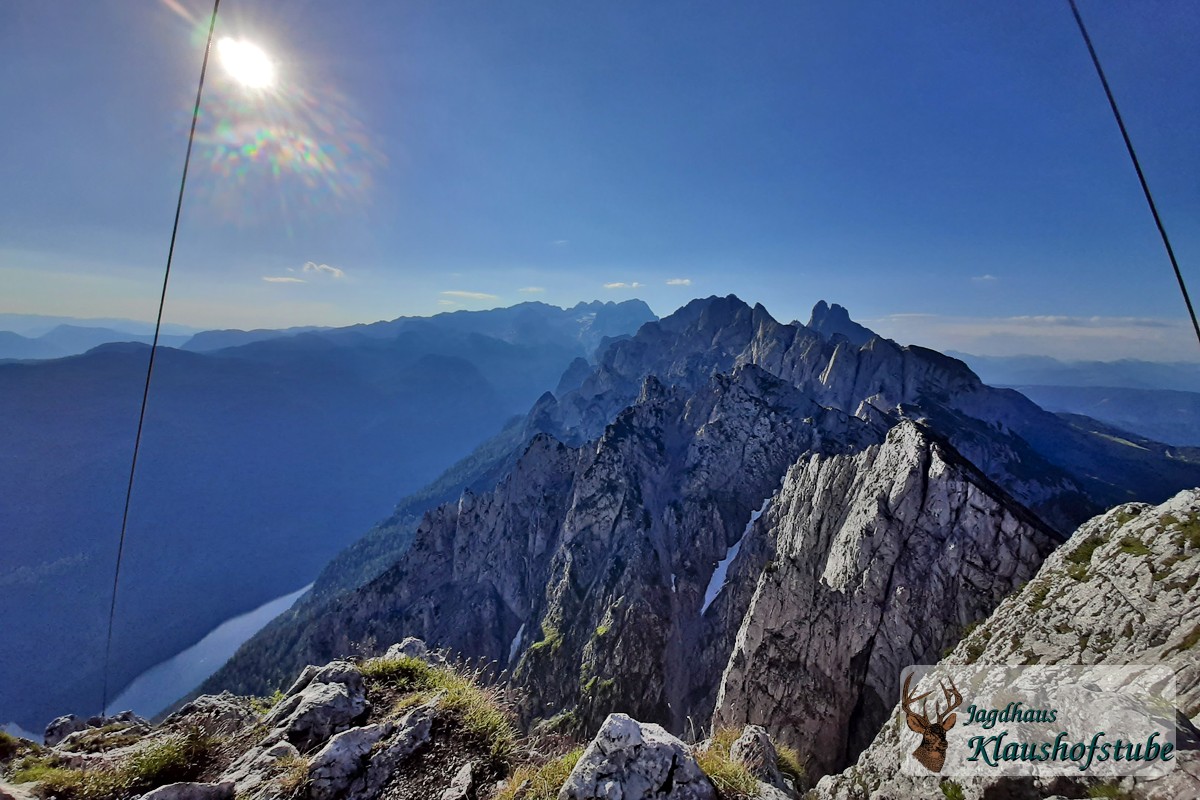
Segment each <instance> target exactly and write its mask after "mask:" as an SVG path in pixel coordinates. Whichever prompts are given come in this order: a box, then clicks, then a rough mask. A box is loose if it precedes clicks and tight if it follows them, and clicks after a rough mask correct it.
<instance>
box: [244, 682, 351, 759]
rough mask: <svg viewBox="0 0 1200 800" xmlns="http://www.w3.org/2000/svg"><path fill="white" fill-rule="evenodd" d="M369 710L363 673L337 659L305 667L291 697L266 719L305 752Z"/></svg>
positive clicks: (278, 732)
mask: <svg viewBox="0 0 1200 800" xmlns="http://www.w3.org/2000/svg"><path fill="white" fill-rule="evenodd" d="M366 711H367V699H366V696H365V695H364V694H363V679H362V673H361V672H359V671H358V668H357V667H355V666H354V665H353V664H351V663H349V662H346V661H335V662H333V663H331V664H327V665H326V666H324V667H322V668H320V669H315V670H311V671H310V670H305V672H304V673H303V674H302V675H301V676H300V678H299V679H298V680H297V681H296V683H295V684H293V686H292V688H291V689H290V690H289V696H288V697H287V698H286V699H285V700H283V701H282V702H281V703H280V704H279V705H277V706H276V707H275V708H273V709H272V710H271V713H270V714H268V715H267V717H266V719H265V720H264V722H265V723H266V725H267V726H268V727H270V728H272V729H274V731H275V732H276V734H277V735H276V736H275V741H278V740H279V739H280V738H286V739H287V740H288V741H289V742H291V743H292V744H293V745H295V746H296V747H297V748H298V749H299V750H300V751H301V752H305V751H307V750H310V749H312V748H313V747H315V746H317V745H319V744H321V743H322V742H324V741H326V740H327V739H329V737H330V736H332V735H334V734H335V733H339V732H341V731H344V730H346V729H347V728H349V727H350V726H351V724H352V723H353V722H354V721H355V720H357V719H358V718H360V717H362V716H363V714H364V713H365V712H366Z"/></svg>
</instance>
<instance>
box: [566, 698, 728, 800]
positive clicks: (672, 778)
mask: <svg viewBox="0 0 1200 800" xmlns="http://www.w3.org/2000/svg"><path fill="white" fill-rule="evenodd" d="M716 796H717V794H716V790H715V789H714V788H713V785H712V783H711V782H710V781H709V780H708V778H707V777H705V775H704V773H703V772H701V771H700V766H699V765H698V764H697V763H696V759H695V758H693V757H692V754H691V753H690V752H689V751H688V748H687V746H686V745H685V744H684V743H683V742H681V741H679V740H678V739H676V738H675V737H674V736H672V735H671V734H669V733H667V732H666V731H665V730H663V729H662V728H661V727H660V726H658V725H654V724H649V723H639V722H637V721H635V720H633V719H631V718H629V717H627V716H625V715H624V714H611V715H610V716H609V717H608V719H607V720H605V722H604V724H603V725H602V726H601V727H600V731H599V732H598V733H597V734H596V738H595V739H594V740H592V743H591V744H590V745H588V747H587V749H586V750H585V751H584V752H583V755H582V756H581V757H580V759H579V763H577V764H576V765H575V769H573V770H572V771H571V775H570V777H568V778H567V782H566V784H564V785H563V788H562V791H561V792H560V793H559V799H560V800H650V798H655V799H656V800H660V799H661V800H716Z"/></svg>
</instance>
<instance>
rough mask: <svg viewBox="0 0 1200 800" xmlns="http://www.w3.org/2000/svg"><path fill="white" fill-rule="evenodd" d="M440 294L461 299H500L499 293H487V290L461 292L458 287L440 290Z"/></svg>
mask: <svg viewBox="0 0 1200 800" xmlns="http://www.w3.org/2000/svg"><path fill="white" fill-rule="evenodd" d="M442 294H444V295H446V296H447V297H458V298H461V299H463V300H499V299H500V296H499V295H495V294H488V293H487V292H463V291H460V290H458V289H451V290H449V291H445V292H442Z"/></svg>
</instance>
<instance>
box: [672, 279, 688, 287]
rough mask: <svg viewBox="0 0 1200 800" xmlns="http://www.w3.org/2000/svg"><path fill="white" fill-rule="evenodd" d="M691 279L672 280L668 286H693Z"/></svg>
mask: <svg viewBox="0 0 1200 800" xmlns="http://www.w3.org/2000/svg"><path fill="white" fill-rule="evenodd" d="M691 285H692V279H691V278H671V279H670V280H669V281H667V286H691Z"/></svg>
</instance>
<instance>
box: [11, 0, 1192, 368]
mask: <svg viewBox="0 0 1200 800" xmlns="http://www.w3.org/2000/svg"><path fill="white" fill-rule="evenodd" d="M210 7H211V5H210V3H208V2H194V1H193V0H145V2H139V3H130V2H124V1H123V0H96V1H95V2H89V3H78V2H70V1H69V0H59V1H55V0H44V1H43V2H34V1H33V0H18V1H17V2H10V3H6V4H4V5H3V6H0V62H2V63H3V69H0V104H2V106H0V107H2V108H4V110H5V111H4V115H5V120H6V121H5V123H4V125H3V126H0V142H2V143H3V145H4V153H5V156H4V158H3V159H0V286H3V287H4V288H3V291H2V292H0V312H25V313H46V314H67V315H74V316H95V317H101V316H103V317H114V316H124V317H131V318H138V319H149V318H152V317H153V314H154V311H155V304H156V301H157V293H158V284H159V281H160V280H161V269H162V263H163V259H164V257H165V253H166V245H167V239H168V235H169V231H170V224H171V217H172V214H173V212H174V201H175V191H176V188H177V182H178V174H179V169H180V166H181V161H182V156H183V149H184V145H185V142H186V132H187V125H188V123H189V112H190V104H191V98H192V96H193V94H194V91H195V80H196V77H197V72H198V68H199V59H200V48H201V45H202V32H201V27H202V26H203V24H204V23H205V22H206V14H207V9H209V8H210ZM1081 8H1082V11H1083V14H1084V16H1085V19H1086V20H1087V22H1088V23H1089V26H1090V28H1091V31H1092V35H1093V39H1094V40H1095V42H1096V45H1097V47H1098V49H1099V51H1100V54H1101V58H1102V59H1103V61H1104V63H1105V66H1106V68H1107V70H1108V72H1109V77H1110V80H1111V82H1112V84H1113V88H1114V91H1115V92H1116V94H1117V97H1118V100H1119V102H1120V103H1121V105H1122V109H1123V112H1124V114H1125V116H1126V119H1127V122H1128V124H1129V127H1130V129H1131V134H1132V136H1133V137H1134V140H1135V143H1136V144H1137V145H1138V147H1139V150H1140V154H1141V156H1142V159H1143V164H1144V167H1145V169H1146V172H1147V175H1148V177H1149V180H1150V181H1151V185H1152V186H1153V188H1154V189H1155V192H1156V195H1157V198H1158V200H1159V204H1160V208H1161V211H1162V213H1163V216H1164V219H1165V222H1166V224H1167V226H1168V230H1169V231H1170V232H1171V234H1172V236H1173V238H1174V240H1175V245H1176V250H1177V253H1178V255H1179V257H1180V259H1181V262H1182V265H1183V268H1184V270H1185V275H1187V276H1190V277H1191V280H1192V282H1193V283H1194V284H1197V286H1198V287H1200V269H1198V268H1197V267H1196V263H1197V259H1198V258H1200V148H1197V147H1196V146H1195V131H1196V130H1197V129H1200V102H1197V101H1198V99H1200V92H1198V89H1200V77H1198V76H1200V51H1198V50H1197V49H1196V48H1195V42H1196V41H1198V40H1200V9H1198V8H1197V7H1196V6H1195V4H1194V3H1191V2H1187V1H1186V0H1178V1H1177V2H1165V1H1164V2H1154V1H1149V2H1144V3H1118V2H1110V1H1109V0H1104V2H1089V1H1088V0H1084V2H1082V3H1081ZM217 36H218V38H220V37H222V36H230V37H235V38H245V39H248V40H252V41H254V42H257V43H259V44H260V45H261V46H262V47H263V48H264V49H266V50H267V51H268V53H269V54H270V55H271V57H272V58H273V59H274V60H275V61H276V63H277V70H278V82H277V86H276V88H275V89H273V90H271V91H268V92H261V93H247V92H246V90H245V89H243V88H242V87H239V86H237V85H236V84H235V83H234V82H233V81H232V80H231V79H230V78H229V77H228V75H227V74H225V73H224V71H223V70H222V69H221V66H220V64H214V65H213V71H212V72H211V73H210V78H211V80H210V83H209V84H208V86H207V88H206V94H205V105H204V109H205V115H204V118H203V119H202V121H201V126H200V137H199V141H198V144H197V152H196V155H195V156H194V159H195V160H194V161H193V171H192V175H191V178H190V181H189V187H188V196H187V198H186V200H185V206H184V216H183V223H182V228H181V231H180V238H179V243H178V246H177V251H176V260H175V272H174V277H173V281H172V286H171V294H170V296H169V298H168V304H167V318H168V320H170V321H173V322H178V323H184V324H190V325H196V326H201V327H209V326H218V327H225V326H236V327H263V326H271V327H274V326H280V325H289V324H345V323H351V322H357V321H369V320H374V319H381V318H392V317H396V316H399V315H402V314H429V313H436V312H438V311H443V310H448V309H454V308H487V307H492V306H496V305H508V304H511V303H514V302H519V301H521V300H528V299H538V300H545V301H546V302H551V303H555V304H559V305H563V304H570V303H574V302H577V301H579V300H592V299H596V298H601V299H614V300H619V299H627V298H630V297H641V298H643V299H645V300H646V301H647V302H649V303H650V305H651V306H652V307H653V308H654V309H655V311H657V312H658V313H660V314H661V313H668V312H670V311H671V310H672V309H674V308H675V307H677V306H679V305H681V304H682V303H683V302H686V301H687V300H688V299H690V298H691V297H694V296H702V295H710V294H726V293H730V292H733V293H736V294H738V295H739V296H741V297H743V298H744V299H746V300H749V301H752V302H753V301H759V302H762V303H763V304H764V305H766V306H767V307H768V309H770V310H771V311H772V312H773V313H774V314H775V315H776V316H778V317H781V318H784V319H791V318H793V317H798V318H800V319H802V320H803V319H806V318H807V315H808V310H809V308H810V307H811V306H812V304H813V303H814V302H815V301H816V300H818V299H822V298H824V299H827V300H830V301H832V302H839V303H842V304H843V305H845V306H847V307H848V308H850V310H851V312H852V313H853V314H854V315H855V316H856V317H857V318H860V319H863V320H865V321H867V322H868V324H870V325H872V327H874V328H876V329H877V330H879V331H880V332H883V333H885V334H888V335H891V336H894V337H895V338H898V339H900V340H902V341H913V342H917V343H921V344H927V345H931V346H936V347H940V348H950V349H958V350H965V351H972V352H983V353H995V354H1006V353H1007V354H1011V353H1018V352H1039V353H1047V354H1051V355H1059V356H1065V357H1092V358H1104V359H1107V358H1119V357H1139V356H1140V357H1146V358H1155V359H1159V360H1167V359H1188V360H1196V359H1198V358H1200V347H1198V346H1197V344H1196V342H1195V341H1194V340H1190V339H1189V338H1188V337H1189V335H1190V333H1189V330H1190V329H1189V328H1187V327H1186V325H1185V321H1184V316H1183V314H1184V311H1183V306H1182V303H1181V301H1180V299H1179V296H1178V291H1177V289H1176V287H1175V284H1174V278H1173V276H1172V275H1171V272H1170V268H1169V265H1168V264H1167V262H1166V258H1165V255H1164V253H1163V252H1162V247H1161V244H1160V242H1159V241H1158V239H1157V234H1156V232H1155V230H1154V227H1153V223H1152V221H1151V220H1150V218H1149V215H1148V213H1147V211H1146V209H1145V205H1144V201H1143V199H1142V197H1141V194H1140V190H1139V188H1138V185H1137V182H1136V178H1135V176H1134V174H1133V171H1132V168H1131V167H1130V165H1129V163H1128V159H1127V156H1126V155H1125V152H1124V148H1123V145H1122V144H1121V141H1120V138H1119V134H1118V132H1117V129H1116V127H1115V125H1114V123H1113V121H1112V118H1111V115H1110V113H1109V111H1108V108H1107V105H1106V103H1105V101H1104V97H1103V94H1102V91H1101V89H1100V86H1099V84H1098V82H1097V80H1096V78H1095V75H1094V73H1093V71H1092V67H1091V64H1090V62H1089V61H1088V59H1087V54H1086V51H1085V50H1084V49H1083V45H1082V43H1081V41H1080V39H1079V36H1078V32H1077V31H1076V29H1075V27H1074V22H1073V20H1072V18H1071V16H1070V12H1069V10H1068V8H1067V5H1066V3H1065V2H1062V3H1059V2H1052V1H1048V0H1028V1H1024V0H1014V1H1013V2H1006V3H994V4H981V3H962V2H944V3H943V2H921V3H913V4H908V3H892V2H861V3H810V2H764V3H757V4H752V5H747V4H730V3H715V2H712V3H709V2H655V3H645V2H632V1H631V2H624V1H616V2H604V3H576V2H516V1H514V2H508V3H490V2H482V0H479V1H477V2H469V3H468V2H454V1H453V0H439V2H420V3H414V2H396V3H376V2H354V1H348V2H337V3H329V2H323V3H318V2H312V1H308V0H293V2H288V3H270V2H265V1H264V0H225V2H223V4H222V10H221V17H220V19H219V21H218V26H217ZM255 137H257V143H258V147H257V149H255V147H254V142H255V141H256V138H255ZM244 145H249V149H248V150H247V151H244V150H243V149H242V148H243V146H244ZM305 153H307V154H308V156H309V159H308V160H307V161H305V160H304V158H302V156H304V154H305ZM289 158H290V160H289ZM306 264H307V265H310V266H309V267H308V269H307V271H306V270H305V265H306ZM322 267H325V268H322ZM266 278H273V279H274V280H265V279H266ZM281 279H282V280H281ZM1197 291H1200V288H1198V289H1197Z"/></svg>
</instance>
